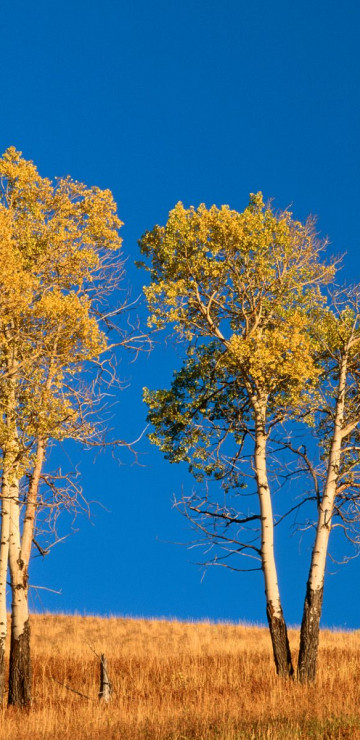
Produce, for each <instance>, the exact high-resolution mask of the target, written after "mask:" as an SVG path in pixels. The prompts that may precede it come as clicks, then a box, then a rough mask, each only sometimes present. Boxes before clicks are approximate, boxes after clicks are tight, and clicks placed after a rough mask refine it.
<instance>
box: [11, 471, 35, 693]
mask: <svg viewBox="0 0 360 740" xmlns="http://www.w3.org/2000/svg"><path fill="white" fill-rule="evenodd" d="M11 489H12V495H11V500H10V506H11V509H10V551H9V563H10V576H11V591H12V605H11V643H10V674H9V698H8V702H9V704H12V705H14V706H18V707H26V706H28V705H29V704H30V703H31V674H32V671H31V654H30V624H29V609H28V571H27V565H26V564H25V563H24V561H23V560H22V558H21V546H20V516H19V514H20V511H19V489H18V485H13V486H12V487H11Z"/></svg>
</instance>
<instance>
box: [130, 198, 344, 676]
mask: <svg viewBox="0 0 360 740" xmlns="http://www.w3.org/2000/svg"><path fill="white" fill-rule="evenodd" d="M140 247H141V250H142V252H143V254H144V255H146V256H147V257H148V258H149V259H150V263H151V264H150V268H149V271H150V275H151V283H150V285H149V287H147V288H146V289H145V294H146V297H147V301H148V305H149V310H150V319H149V324H150V325H151V326H153V325H155V326H156V327H158V328H164V327H165V326H167V325H170V326H172V328H173V330H174V331H175V335H176V336H177V337H178V339H179V340H182V341H183V342H184V347H185V352H186V354H187V359H185V362H184V366H183V369H182V370H180V371H179V372H178V373H175V377H174V381H173V384H172V386H171V389H170V391H153V392H150V391H146V400H147V402H148V404H149V408H150V412H149V420H150V421H151V422H152V423H153V425H154V427H155V432H154V433H153V434H152V435H151V439H152V441H153V442H155V444H157V445H159V446H160V448H161V449H162V450H163V451H164V452H165V454H166V456H167V457H168V458H169V459H170V460H172V461H174V462H178V461H180V460H185V461H187V462H188V464H189V465H190V467H191V469H192V470H193V472H195V473H197V472H199V471H201V472H203V473H205V475H207V476H210V475H211V474H214V476H215V477H217V478H221V476H222V474H223V473H224V472H225V471H224V470H223V465H224V463H223V462H221V463H220V465H219V455H218V450H219V440H220V439H221V435H223V438H226V439H227V440H228V439H229V437H230V436H231V435H232V436H233V444H234V443H235V445H237V447H238V449H237V451H236V452H234V453H233V454H232V458H231V460H232V461H236V465H237V466H238V465H239V461H241V459H242V455H244V448H243V446H242V445H243V441H244V438H245V436H247V439H248V442H247V444H248V445H249V444H250V446H251V457H252V467H253V477H254V479H255V483H256V488H257V496H258V505H259V512H258V516H259V519H260V525H261V545H260V548H259V555H260V560H261V568H262V570H263V574H264V582H265V594H266V612H267V619H268V624H269V629H270V634H271V639H272V646H273V654H274V661H275V666H276V670H277V673H278V674H279V675H281V676H289V675H292V674H293V666H292V660H291V655H290V648H289V643H288V636H287V628H286V623H285V620H284V616H283V610H282V604H281V599H280V592H279V587H278V578H277V568H276V560H275V553H274V517H273V511H272V499H271V492H270V485H269V479H268V472H267V445H268V441H269V437H270V435H271V433H272V430H273V428H274V426H275V425H277V424H278V423H279V422H281V421H283V420H285V419H286V418H288V416H289V414H293V413H294V410H295V409H298V408H299V407H301V406H302V404H304V403H305V404H306V403H308V402H309V398H310V397H311V394H312V389H313V388H314V386H315V384H316V380H317V378H318V370H317V368H316V367H315V364H314V362H313V350H314V347H313V346H312V341H313V340H312V338H311V336H310V334H309V332H308V331H307V329H308V325H309V321H310V318H309V315H310V313H311V311H312V310H313V309H314V307H315V306H317V305H321V302H322V299H321V295H320V290H319V289H320V286H321V285H323V284H325V283H327V282H328V281H329V279H331V276H332V274H333V268H332V267H327V266H325V265H324V264H323V263H322V262H321V260H320V252H321V249H322V247H323V245H322V244H321V243H320V242H319V241H318V239H317V238H316V236H315V233H314V225H313V222H312V221H311V220H309V221H307V222H306V223H305V224H301V223H300V222H298V221H295V220H294V219H293V218H292V215H291V214H290V213H289V212H287V211H285V212H283V213H279V214H275V213H274V212H273V211H272V209H271V208H270V206H266V207H265V206H264V203H263V199H262V195H261V193H258V194H257V195H252V196H251V199H250V204H249V206H248V207H247V208H246V209H245V211H244V212H243V213H238V212H236V211H232V210H230V209H229V208H228V206H222V207H221V208H217V207H215V206H212V207H211V208H210V209H207V208H206V207H205V206H204V205H201V206H199V208H198V209H194V208H190V209H188V210H187V209H185V208H184V206H183V205H182V204H181V203H178V204H177V206H176V207H175V208H174V209H173V211H171V212H170V214H169V218H168V221H167V223H166V225H165V226H164V227H161V226H155V227H154V229H153V230H152V231H150V232H147V233H146V234H145V235H144V236H143V238H142V240H141V242H140ZM214 405H215V406H216V408H215V409H214ZM204 422H205V423H204ZM211 447H212V451H211V450H210V449H209V448H211ZM214 451H215V452H214ZM230 468H231V469H232V471H233V472H234V470H236V466H235V465H233V464H232V462H231V463H230ZM235 478H236V476H235ZM238 478H241V476H238ZM236 484H237V483H236V480H235V485H236ZM208 513H209V512H208ZM212 513H213V514H214V515H215V517H216V515H217V514H218V513H219V511H218V510H217V511H216V510H215V509H214V508H213V510H212ZM229 518H231V516H230V515H229ZM237 518H238V520H239V523H240V524H241V526H243V525H246V522H247V518H246V517H242V516H238V517H237ZM235 519H236V517H235ZM253 519H254V517H250V519H249V521H252V520H253ZM246 547H248V543H247V545H246ZM240 549H241V548H240Z"/></svg>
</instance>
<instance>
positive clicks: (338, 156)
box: [0, 0, 360, 627]
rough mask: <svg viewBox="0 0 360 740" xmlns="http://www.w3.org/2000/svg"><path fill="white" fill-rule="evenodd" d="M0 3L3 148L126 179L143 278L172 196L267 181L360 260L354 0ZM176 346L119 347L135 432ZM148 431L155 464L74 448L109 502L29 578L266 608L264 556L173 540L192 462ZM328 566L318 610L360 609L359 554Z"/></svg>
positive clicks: (353, 622) (295, 547)
mask: <svg viewBox="0 0 360 740" xmlns="http://www.w3.org/2000/svg"><path fill="white" fill-rule="evenodd" d="M0 18H1V108H2V110H1V113H2V115H1V121H0V149H1V151H4V150H5V149H6V148H7V147H8V146H9V145H15V146H16V147H17V148H18V149H20V150H21V151H23V153H24V156H25V157H26V158H29V159H33V160H34V161H35V162H36V164H37V165H38V168H39V170H40V173H41V174H43V175H47V176H50V177H54V176H56V175H66V174H70V175H72V177H74V178H75V179H78V180H81V181H84V182H86V183H87V184H89V185H92V184H95V185H99V186H100V187H109V188H110V189H111V190H112V191H113V193H114V196H115V198H116V200H117V203H118V208H119V215H120V217H121V219H122V220H123V221H124V222H125V227H124V229H123V237H124V252H125V254H126V255H127V257H128V263H127V265H128V280H129V282H130V283H131V284H132V285H133V295H134V296H136V295H137V294H138V293H139V292H140V290H141V284H142V279H143V275H142V274H141V273H139V272H138V271H136V270H135V268H134V267H133V261H134V259H137V258H138V249H137V239H138V238H139V237H140V236H141V234H142V233H143V231H144V230H145V229H147V228H151V227H152V226H153V225H154V223H156V222H164V220H165V219H166V216H167V213H168V211H169V209H170V208H171V207H172V206H173V205H174V204H175V203H176V202H177V201H178V200H182V201H183V202H184V203H185V204H186V205H190V204H193V205H197V204H199V202H205V203H206V204H207V205H211V204H212V203H216V204H218V205H220V204H222V203H228V204H229V205H230V206H231V207H232V208H236V209H243V208H244V206H245V205H246V203H247V199H248V193H249V192H254V191H257V190H262V191H263V193H264V195H265V197H266V198H269V197H273V198H274V199H275V205H276V206H278V207H286V206H288V205H289V204H292V208H293V211H294V213H295V215H296V216H297V217H298V218H300V219H302V218H305V217H306V215H307V214H309V213H314V214H317V216H318V224H319V229H320V230H321V232H322V233H323V234H324V235H325V234H328V235H329V238H330V241H331V243H332V247H331V248H332V249H333V250H334V251H335V252H344V251H346V252H347V257H346V260H345V265H346V267H345V275H346V276H347V277H348V278H351V279H358V276H359V272H360V256H359V246H360V245H359V228H358V224H359V195H360V193H359V164H360V162H359V146H360V144H359V142H360V136H359V114H360V105H359V89H360V80H359V77H360V75H359V71H360V69H359V55H358V44H359V31H360V28H359V26H360V6H359V4H358V2H356V1H355V0H345V2H343V3H339V2H335V1H334V0H319V1H318V2H310V1H309V0H301V2H300V0H294V2H292V3H289V2H285V1H284V0H274V1H273V2H271V3H269V2H265V0H253V1H252V2H244V1H243V0H222V2H221V3H220V2H214V0H206V1H205V0H192V1H190V0H178V1H177V2H174V1H173V0H166V2H165V0H161V1H159V0H153V2H151V3H149V2H147V1H145V0H133V1H132V2H130V0H127V1H126V2H124V1H123V0H118V1H115V0H112V1H110V0H101V2H100V0H96V1H94V0H86V1H85V0H72V2H70V0H62V2H59V1H58V0H55V1H54V2H51V3H49V2H48V0H46V2H45V0H36V2H33V3H29V2H27V0H22V1H21V0H12V2H8V3H2V7H1V10H0ZM174 362H175V358H174V356H173V355H172V352H171V349H170V348H169V349H164V348H161V349H160V348H159V349H158V350H156V351H155V352H154V353H153V355H152V356H151V357H149V358H147V359H145V358H141V359H140V361H139V362H138V363H136V364H133V365H128V362H127V358H126V357H124V358H123V362H122V365H121V372H122V374H123V376H124V378H129V379H131V386H130V387H129V388H128V389H127V390H124V391H123V393H122V395H121V396H120V397H119V408H118V411H117V415H116V424H117V428H118V432H119V435H121V436H123V437H125V438H127V439H131V438H134V437H136V436H138V434H139V432H140V431H141V429H142V428H143V426H144V419H145V413H146V411H145V408H144V406H143V404H142V401H141V389H142V387H143V386H144V385H148V386H150V387H155V386H157V385H164V386H165V385H167V384H168V383H169V381H170V374H171V370H172V366H173V364H174ZM142 449H143V450H144V453H146V454H144V456H143V457H142V462H143V464H144V467H136V466H130V465H129V464H124V465H121V466H119V465H118V464H117V463H116V462H115V461H113V460H112V458H111V456H108V455H102V456H100V457H99V458H98V460H97V462H96V464H94V463H93V462H92V460H91V459H90V456H89V455H84V454H83V453H82V452H81V451H80V450H75V449H73V448H72V449H71V451H70V453H69V454H70V455H71V458H72V460H73V462H75V463H77V462H80V463H81V470H82V482H83V487H84V492H85V494H86V496H87V498H88V499H98V500H101V501H102V502H103V504H104V506H105V507H106V508H107V509H108V510H109V512H107V511H105V510H103V509H100V508H97V507H94V511H93V519H92V522H89V521H87V520H86V519H79V520H78V521H77V523H76V525H75V526H77V527H79V532H78V533H76V534H74V535H72V536H71V537H69V538H68V540H67V541H66V542H65V543H64V544H60V545H58V547H57V548H55V549H54V551H53V553H52V555H51V556H48V558H46V559H45V561H44V562H43V561H41V560H40V559H36V560H34V562H33V566H32V573H31V575H32V578H31V580H32V582H33V583H34V584H36V585H41V586H49V587H51V588H53V589H62V594H61V595H59V596H57V595H54V594H50V593H47V592H46V591H38V592H36V591H35V590H34V591H33V592H32V604H33V607H34V608H37V609H45V608H48V609H51V610H61V611H69V612H73V611H78V612H80V613H103V614H131V615H145V616H151V615H163V616H177V617H179V618H187V617H192V618H201V617H209V618H212V619H231V620H239V619H240V620H251V621H256V622H263V621H265V614H264V595H263V584H262V580H261V574H249V575H241V574H240V575H239V574H232V573H229V572H226V571H223V570H221V569H212V570H210V571H209V572H208V573H207V575H206V576H205V578H204V580H203V581H202V582H201V572H200V571H199V569H198V568H197V567H196V566H195V565H192V564H191V560H196V557H197V556H196V554H194V553H193V552H191V551H188V550H186V549H185V548H183V547H180V546H177V545H175V544H172V543H173V542H179V541H184V540H186V539H189V533H188V530H187V528H186V526H185V523H184V522H183V521H182V519H181V517H180V515H179V514H177V513H176V512H175V511H173V510H172V509H171V498H172V495H173V494H174V493H177V494H178V495H179V494H181V491H182V490H184V491H185V492H186V491H190V490H191V487H192V485H193V481H192V479H191V478H190V477H189V475H188V474H187V472H186V469H185V468H183V467H182V466H176V467H173V466H170V465H169V464H168V463H166V462H164V461H163V459H162V456H161V454H160V453H159V452H158V451H157V450H156V449H155V448H150V446H149V445H148V444H147V443H146V442H144V444H143V448H142ZM64 456H65V451H64ZM64 459H65V458H64ZM64 526H65V523H64ZM277 550H278V556H279V571H280V585H281V590H282V595H283V600H284V605H285V611H286V617H287V619H288V620H289V622H290V623H299V621H300V619H301V605H302V600H303V597H304V588H305V574H306V570H307V567H308V562H309V557H310V551H309V549H308V544H307V543H306V542H305V543H304V542H303V543H301V541H300V539H299V538H298V537H296V536H295V537H292V538H289V537H288V536H287V535H286V533H285V536H284V537H282V538H281V539H280V541H279V542H278V543H277ZM299 552H300V554H301V558H299ZM99 555H100V559H99ZM330 570H332V571H338V572H337V574H335V575H333V576H329V577H328V578H327V584H326V594H325V606H324V619H323V622H324V623H325V624H330V625H335V624H336V625H347V626H349V627H360V600H359V599H358V591H359V583H360V561H355V562H354V563H352V564H351V565H350V566H347V567H346V569H341V570H340V571H339V568H336V567H331V568H330ZM114 574H115V583H114V581H113V578H114Z"/></svg>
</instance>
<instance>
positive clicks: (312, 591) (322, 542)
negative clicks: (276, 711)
mask: <svg viewBox="0 0 360 740" xmlns="http://www.w3.org/2000/svg"><path fill="white" fill-rule="evenodd" d="M346 373H347V352H345V353H344V355H343V356H342V358H341V362H340V372H339V393H338V397H337V401H336V408H335V420H334V433H333V438H332V441H331V446H330V455H329V463H328V470H327V476H326V481H325V487H324V494H323V497H322V500H321V503H320V506H319V512H318V522H317V528H316V537H315V542H314V547H313V551H312V556H311V563H310V570H309V577H308V581H307V586H306V595H305V601H304V611H303V618H302V622H301V630H300V649H299V660H298V669H297V673H298V678H299V680H300V681H301V683H307V682H311V681H314V680H315V678H316V666H317V656H318V649H319V634H320V618H321V612H322V603H323V593H324V580H325V567H326V558H327V551H328V546H329V537H330V532H331V525H332V516H333V511H334V503H335V498H336V487H337V480H338V475H339V467H340V460H341V444H342V440H343V435H342V427H343V421H344V407H345V391H346Z"/></svg>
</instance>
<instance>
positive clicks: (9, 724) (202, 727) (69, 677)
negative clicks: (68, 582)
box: [0, 615, 360, 740]
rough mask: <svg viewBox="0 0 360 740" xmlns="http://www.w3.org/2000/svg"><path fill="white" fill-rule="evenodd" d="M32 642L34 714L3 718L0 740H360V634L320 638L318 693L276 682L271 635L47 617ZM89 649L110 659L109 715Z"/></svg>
mask: <svg viewBox="0 0 360 740" xmlns="http://www.w3.org/2000/svg"><path fill="white" fill-rule="evenodd" d="M32 638H33V658H34V703H33V706H32V708H31V710H30V711H29V713H26V714H25V715H24V713H21V712H18V711H14V710H7V709H3V710H2V711H1V710H0V740H5V738H6V740H8V739H9V738H11V739H12V738H16V740H25V739H26V740H28V739H29V738H30V739H31V740H45V738H46V740H50V739H51V740H70V738H71V740H100V738H101V740H115V739H116V740H185V739H186V740H220V739H221V740H242V738H244V739H246V740H265V739H266V740H272V739H273V738H279V740H285V739H287V738H289V739H290V738H291V740H297V739H298V738H299V739H300V738H302V739H305V738H318V739H319V740H320V739H322V740H323V739H326V740H330V739H332V738H334V740H335V738H337V739H339V740H345V739H347V740H356V739H360V680H359V677H360V632H351V633H340V632H339V633H336V632H328V631H326V632H322V635H321V649H320V665H319V676H318V680H317V683H316V685H314V686H311V687H301V686H299V685H297V684H296V683H292V682H289V681H281V680H279V679H277V678H276V676H275V675H274V669H273V664H272V659H271V651H270V644H269V637H268V633H267V631H266V630H265V629H262V628H256V627H244V626H234V625H224V624H219V625H214V624H207V623H201V624H198V623H194V624H191V623H190V624H189V623H187V624H183V623H179V622H166V621H155V620H132V619H115V618H111V619H100V618H95V617H68V616H54V615H43V616H33V617H32ZM297 640H298V635H297V633H296V632H295V631H293V632H292V633H291V642H292V646H293V649H294V651H295V648H296V646H297ZM89 645H91V646H92V647H93V648H94V649H95V650H96V651H97V652H98V653H100V652H102V651H103V652H105V654H106V655H107V657H108V663H109V672H110V677H111V679H112V682H113V686H114V691H115V694H114V698H113V700H112V702H111V705H109V706H108V707H106V706H105V707H104V706H101V705H99V702H98V701H97V692H98V665H97V660H96V658H95V656H94V654H93V653H92V652H91V650H90V648H89ZM54 679H56V680H54ZM57 681H59V682H60V683H63V684H67V685H68V686H71V687H72V688H73V689H75V690H78V691H80V692H82V693H84V694H86V695H88V696H89V697H91V699H90V700H87V699H85V698H81V697H80V696H78V695H76V694H73V693H71V692H70V691H67V690H66V689H65V688H64V687H62V686H60V685H59V683H57Z"/></svg>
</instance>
